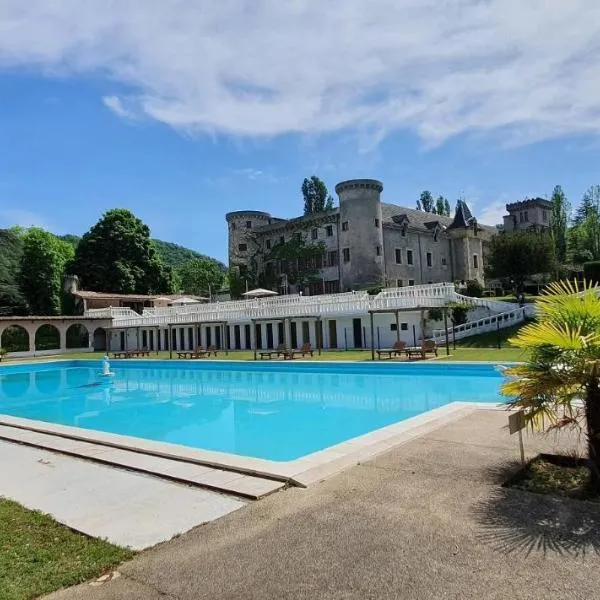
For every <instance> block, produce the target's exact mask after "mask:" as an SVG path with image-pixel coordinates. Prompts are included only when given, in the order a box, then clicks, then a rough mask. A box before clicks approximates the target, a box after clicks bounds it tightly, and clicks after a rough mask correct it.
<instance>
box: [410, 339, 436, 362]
mask: <svg viewBox="0 0 600 600" xmlns="http://www.w3.org/2000/svg"><path fill="white" fill-rule="evenodd" d="M405 352H406V356H408V358H417V357H419V358H423V359H424V358H426V357H427V354H434V355H435V356H437V355H438V352H437V344H436V343H435V342H434V341H433V340H424V341H423V343H422V344H421V346H411V347H410V348H406V350H405Z"/></svg>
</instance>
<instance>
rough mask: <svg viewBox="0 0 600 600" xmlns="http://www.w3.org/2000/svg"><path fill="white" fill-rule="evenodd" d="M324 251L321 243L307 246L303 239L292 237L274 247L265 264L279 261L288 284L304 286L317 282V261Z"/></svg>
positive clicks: (324, 248)
mask: <svg viewBox="0 0 600 600" xmlns="http://www.w3.org/2000/svg"><path fill="white" fill-rule="evenodd" d="M325 251H326V246H325V244H324V243H323V242H319V243H318V244H307V243H306V242H305V241H304V239H303V238H301V237H293V238H292V239H290V240H289V241H287V242H283V243H280V244H277V245H275V246H274V247H273V249H272V250H271V252H270V253H269V254H268V255H267V256H266V257H265V259H266V262H267V263H269V262H270V261H276V260H278V261H281V262H280V264H281V272H282V273H283V274H285V275H287V281H288V283H289V284H291V285H295V284H298V285H300V286H306V285H308V284H309V283H314V282H315V281H317V279H318V277H317V276H318V273H319V269H318V268H317V261H318V260H319V259H321V260H322V258H323V256H324V254H325ZM268 275H269V274H268V273H267V276H268Z"/></svg>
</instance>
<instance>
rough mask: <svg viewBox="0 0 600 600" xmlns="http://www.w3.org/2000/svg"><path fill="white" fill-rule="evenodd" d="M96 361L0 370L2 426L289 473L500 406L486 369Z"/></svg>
mask: <svg viewBox="0 0 600 600" xmlns="http://www.w3.org/2000/svg"><path fill="white" fill-rule="evenodd" d="M101 367H102V365H101V363H100V362H99V361H61V362H53V363H44V364H35V365H12V366H3V367H1V368H0V414H5V415H10V416H13V417H21V418H26V419H35V420H38V421H44V422H48V423H54V424H59V425H69V426H75V427H80V428H84V429H89V430H95V431H102V432H108V433H115V434H121V435H127V436H133V437H138V438H144V439H147V440H154V441H159V442H169V443H173V444H179V445H183V446H189V447H192V448H200V449H203V450H214V451H219V452H226V453H230V454H237V455H242V456H247V457H253V458H259V459H267V460H271V461H291V460H295V459H298V458H300V457H304V456H306V455H308V454H311V453H313V452H317V451H319V450H322V449H324V448H328V447H330V446H333V445H335V444H339V443H341V442H344V441H347V440H349V439H351V438H354V437H357V436H360V435H363V434H366V433H368V432H372V431H374V430H376V429H380V428H381V427H385V426H387V425H391V424H393V423H397V422H399V421H403V420H406V419H408V418H411V417H414V416H416V415H420V414H423V413H425V412H427V411H429V410H432V409H435V408H439V407H442V406H445V405H447V404H449V403H452V402H455V401H462V402H486V403H490V404H497V403H499V402H502V400H503V399H502V397H501V396H500V394H499V386H500V383H501V382H502V375H501V373H499V372H498V370H497V369H496V367H495V366H494V365H488V364H470V365H464V364H440V363H420V364H381V363H365V364H361V363H317V362H297V363H245V362H234V361H231V362H225V361H223V362H221V361H218V362H217V361H214V362H202V363H197V362H194V363H182V362H175V361H151V362H150V361H135V360H127V361H122V362H116V361H113V363H112V366H111V369H112V371H114V373H115V376H114V378H113V379H111V380H108V381H107V380H106V379H103V378H102V377H100V373H101Z"/></svg>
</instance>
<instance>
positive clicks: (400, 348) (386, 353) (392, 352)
mask: <svg viewBox="0 0 600 600" xmlns="http://www.w3.org/2000/svg"><path fill="white" fill-rule="evenodd" d="M405 347H406V344H405V343H404V342H401V341H397V342H396V343H395V344H394V345H393V346H392V347H391V348H382V349H381V350H376V351H375V352H377V358H378V359H379V360H381V359H382V358H385V357H387V358H389V359H391V358H392V357H394V356H402V352H404V349H405Z"/></svg>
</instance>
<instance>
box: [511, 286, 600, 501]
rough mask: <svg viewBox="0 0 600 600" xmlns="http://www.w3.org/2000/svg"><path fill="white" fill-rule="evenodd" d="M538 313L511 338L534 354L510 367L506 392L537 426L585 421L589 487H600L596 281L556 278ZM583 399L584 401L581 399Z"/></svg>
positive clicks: (599, 338) (597, 490)
mask: <svg viewBox="0 0 600 600" xmlns="http://www.w3.org/2000/svg"><path fill="white" fill-rule="evenodd" d="M536 307H537V311H538V318H537V320H536V321H535V322H534V323H531V324H529V325H526V326H525V327H523V328H522V329H521V330H520V331H519V334H518V335H517V336H516V337H515V338H513V339H512V340H511V343H512V344H513V345H514V346H516V347H517V348H523V349H525V350H529V351H531V359H530V360H529V361H528V362H527V363H525V364H522V365H519V366H514V367H510V368H508V369H506V371H505V373H506V375H507V376H508V377H509V380H508V381H507V382H506V383H505V384H504V385H503V386H502V392H503V393H504V394H506V395H507V396H509V397H510V398H511V400H510V401H509V403H508V404H509V406H510V407H511V408H519V409H522V410H523V411H524V413H525V419H526V420H527V422H528V423H529V424H530V425H531V427H532V428H536V429H537V428H539V429H557V428H562V427H568V426H572V427H581V424H582V423H583V424H585V430H586V433H587V441H588V460H589V462H588V464H589V469H590V477H589V489H590V491H591V492H592V493H594V494H599V493H600V299H599V298H598V296H597V295H596V291H595V289H594V287H593V284H589V283H588V284H585V283H584V284H583V286H582V287H579V286H578V285H577V283H576V282H573V283H570V282H556V283H553V284H551V285H550V286H549V288H548V290H547V292H546V293H544V294H543V295H542V296H540V298H539V300H538V301H537V302H536ZM582 401H583V405H581V402H582Z"/></svg>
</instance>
